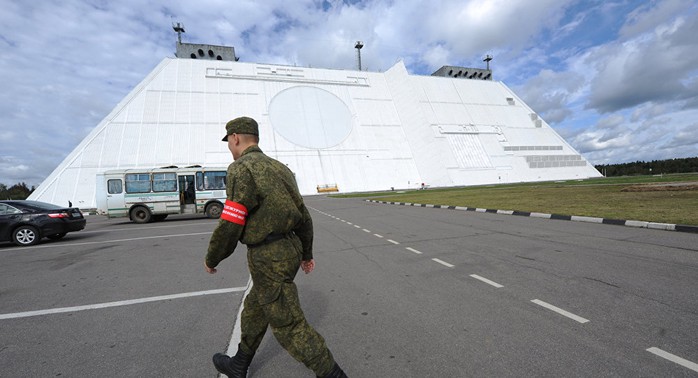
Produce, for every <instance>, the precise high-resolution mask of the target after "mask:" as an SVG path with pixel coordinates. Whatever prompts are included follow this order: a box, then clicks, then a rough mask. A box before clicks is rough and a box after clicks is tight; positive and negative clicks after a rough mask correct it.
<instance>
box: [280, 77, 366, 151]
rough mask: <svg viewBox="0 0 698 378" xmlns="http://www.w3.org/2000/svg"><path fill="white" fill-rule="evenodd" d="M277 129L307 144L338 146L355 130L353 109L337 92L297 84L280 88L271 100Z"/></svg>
mask: <svg viewBox="0 0 698 378" xmlns="http://www.w3.org/2000/svg"><path fill="white" fill-rule="evenodd" d="M269 118H270V120H271V126H272V127H273V128H274V131H276V132H277V133H279V134H281V136H283V137H284V138H285V139H286V140H288V141H289V142H291V143H293V144H295V145H298V146H301V147H306V148H312V149H320V148H329V147H334V146H336V145H338V144H340V143H342V141H343V140H344V139H346V138H347V137H348V136H349V134H350V133H351V129H352V123H351V112H350V111H349V108H348V107H347V105H346V104H345V103H344V102H343V101H342V100H340V99H339V97H337V96H335V95H334V94H332V93H330V92H328V91H326V90H323V89H320V88H315V87H305V86H299V87H293V88H288V89H285V90H283V91H281V92H279V93H278V94H277V95H276V96H274V98H272V100H271V103H270V104H269Z"/></svg>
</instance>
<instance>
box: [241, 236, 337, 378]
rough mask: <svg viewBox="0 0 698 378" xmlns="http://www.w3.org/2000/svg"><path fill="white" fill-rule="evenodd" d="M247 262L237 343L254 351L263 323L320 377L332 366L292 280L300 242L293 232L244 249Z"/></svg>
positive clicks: (329, 356) (280, 342)
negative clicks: (248, 282) (248, 278)
mask: <svg viewBox="0 0 698 378" xmlns="http://www.w3.org/2000/svg"><path fill="white" fill-rule="evenodd" d="M247 261H248V266H249V268H250V275H251V276H252V289H251V290H250V292H249V294H248V295H247V298H245V303H244V308H243V310H242V315H241V332H242V335H241V341H240V344H241V345H240V346H241V348H242V350H243V351H244V352H246V353H254V352H255V351H256V350H257V348H258V347H259V345H260V343H261V342H262V338H263V337H264V334H265V333H266V330H267V326H269V327H271V331H272V333H273V334H274V337H275V338H276V340H277V341H278V342H279V344H281V346H282V347H283V348H284V349H286V351H288V353H289V354H290V355H291V356H292V357H293V358H295V359H296V360H297V361H299V362H301V363H303V364H304V365H305V366H307V367H308V368H309V369H311V370H312V371H313V372H315V374H316V375H317V376H324V375H326V374H327V373H329V371H330V370H331V369H332V367H333V366H334V358H333V357H332V353H331V352H330V350H329V349H328V348H327V346H326V345H325V339H323V337H322V336H321V335H320V334H319V333H318V332H317V331H315V329H314V328H313V327H311V326H310V324H308V322H307V321H306V319H305V315H304V314H303V310H302V309H301V306H300V301H299V299H298V289H297V287H296V284H295V283H293V279H294V278H295V276H296V273H298V270H299V268H300V261H301V243H300V241H299V240H298V237H296V236H295V235H293V236H290V237H287V238H285V239H281V240H279V241H276V242H273V243H270V244H267V245H263V246H259V247H254V248H248V250H247Z"/></svg>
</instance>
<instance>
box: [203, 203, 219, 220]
mask: <svg viewBox="0 0 698 378" xmlns="http://www.w3.org/2000/svg"><path fill="white" fill-rule="evenodd" d="M221 212H223V205H221V204H220V203H219V202H213V203H210V204H209V205H208V206H206V216H207V217H209V218H220V216H221Z"/></svg>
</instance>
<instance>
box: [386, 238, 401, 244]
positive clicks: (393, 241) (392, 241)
mask: <svg viewBox="0 0 698 378" xmlns="http://www.w3.org/2000/svg"><path fill="white" fill-rule="evenodd" d="M386 240H387V241H389V242H391V243H393V244H400V243H398V242H396V241H395V240H392V239H386Z"/></svg>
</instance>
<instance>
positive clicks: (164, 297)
mask: <svg viewBox="0 0 698 378" xmlns="http://www.w3.org/2000/svg"><path fill="white" fill-rule="evenodd" d="M243 290H245V288H244V287H231V288H227V289H217V290H206V291H194V292H190V293H181V294H172V295H160V296H157V297H148V298H140V299H131V300H126V301H118V302H106V303H97V304H92V305H85V306H75V307H60V308H52V309H48V310H37V311H26V312H15V313H10V314H0V320H4V319H18V318H28V317H30V316H40V315H52V314H60V313H64V312H77V311H84V310H96V309H100V308H109V307H118V306H128V305H133V304H141V303H147V302H156V301H166V300H170V299H179V298H188V297H196V296H200V295H211V294H226V293H233V292H236V291H243Z"/></svg>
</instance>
